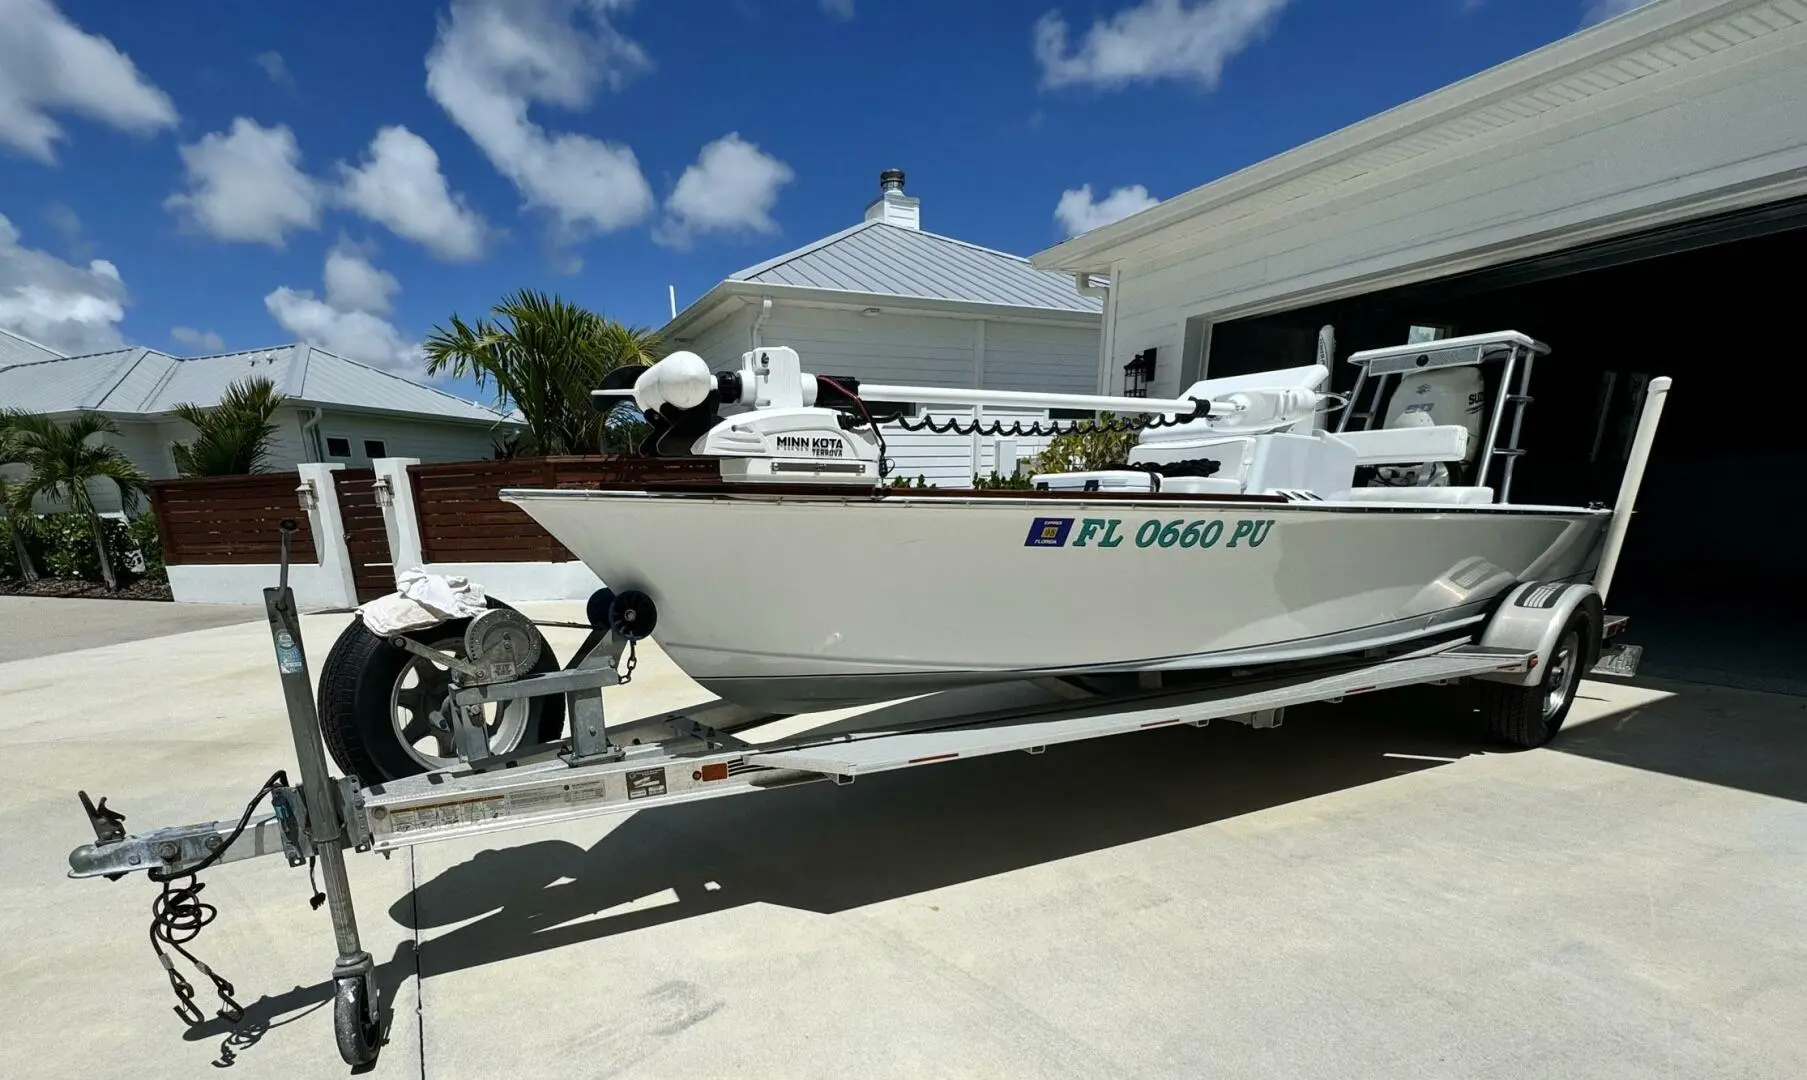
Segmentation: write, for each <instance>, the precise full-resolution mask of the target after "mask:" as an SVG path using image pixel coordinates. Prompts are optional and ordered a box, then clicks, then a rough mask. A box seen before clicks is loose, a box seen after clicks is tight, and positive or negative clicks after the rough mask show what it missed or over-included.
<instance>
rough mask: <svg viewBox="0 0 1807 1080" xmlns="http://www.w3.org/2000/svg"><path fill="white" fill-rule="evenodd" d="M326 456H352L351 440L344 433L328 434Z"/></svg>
mask: <svg viewBox="0 0 1807 1080" xmlns="http://www.w3.org/2000/svg"><path fill="white" fill-rule="evenodd" d="M326 456H327V457H336V458H348V457H350V456H351V440H350V439H347V438H346V437H345V436H343V435H328V436H327V437H326Z"/></svg>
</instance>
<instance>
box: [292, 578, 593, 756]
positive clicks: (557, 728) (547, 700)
mask: <svg viewBox="0 0 1807 1080" xmlns="http://www.w3.org/2000/svg"><path fill="white" fill-rule="evenodd" d="M488 603H489V606H490V607H492V608H507V607H508V605H507V604H505V603H503V602H502V601H500V600H497V599H495V598H494V597H489V598H488ZM511 610H512V609H511ZM469 625H470V620H469V619H452V620H448V621H446V622H443V623H440V624H438V625H437V626H431V627H428V628H426V629H424V630H416V631H410V632H409V633H408V634H406V635H405V636H407V637H409V638H412V639H414V640H415V641H419V642H422V643H423V644H432V643H434V642H439V643H441V645H442V646H443V647H446V648H448V650H449V651H452V652H454V653H456V654H457V655H460V656H462V655H463V653H464V648H463V644H462V643H463V639H464V631H465V628H466V627H468V626H469ZM453 639H456V645H455V646H454V644H453ZM418 659H419V658H418V657H415V656H414V655H412V654H411V653H409V652H407V651H406V650H403V649H399V648H397V647H395V646H394V645H392V644H390V643H389V641H388V640H387V639H386V638H382V637H379V636H377V635H376V634H374V633H372V632H371V631H370V630H369V628H367V627H366V626H365V625H364V621H363V620H362V619H360V618H354V619H353V620H352V622H351V625H349V626H347V627H346V628H345V630H344V632H342V633H341V634H340V635H339V638H338V640H337V641H335V642H333V647H332V650H331V651H330V652H328V653H327V655H326V662H325V663H324V664H322V665H321V666H320V693H319V710H320V731H321V734H322V735H324V736H325V738H326V748H327V750H328V751H330V752H331V753H332V756H333V760H334V761H335V762H337V763H338V766H339V768H340V769H342V770H344V772H345V773H346V774H347V775H350V776H355V777H357V778H358V780H359V782H360V783H362V784H363V785H365V786H369V785H371V784H380V783H383V782H385V781H388V780H399V779H400V778H402V777H404V776H413V775H416V774H418V773H423V772H426V771H428V770H429V769H430V768H432V767H434V766H433V765H432V764H431V763H430V762H429V761H425V760H422V759H421V757H419V756H417V754H416V752H414V751H412V750H411V748H410V743H409V741H408V740H406V739H404V737H403V735H402V733H401V731H400V729H399V728H398V725H397V723H396V715H395V700H394V694H395V692H396V690H397V686H398V683H399V682H400V681H401V680H402V679H403V678H404V676H405V675H406V673H407V670H408V668H409V667H410V665H411V664H413V663H414V662H416V661H417V660H418ZM420 662H421V663H424V661H420ZM558 669H559V663H558V658H557V657H556V656H554V655H553V653H552V648H551V646H549V645H545V644H544V643H543V642H542V647H541V649H540V658H539V660H538V661H537V662H536V663H535V664H534V666H533V669H532V670H531V672H530V674H533V675H544V674H546V673H548V672H553V671H557V670H558ZM512 707H514V708H524V709H526V713H525V716H524V717H522V718H521V719H519V720H515V719H514V718H512V717H511V719H510V723H509V725H508V726H509V727H510V728H512V729H514V734H513V737H512V738H506V739H504V741H503V744H496V743H493V742H492V745H491V749H492V750H493V751H494V752H496V753H508V752H510V751H512V750H514V749H516V748H517V747H520V746H525V745H533V744H538V743H548V742H552V741H554V740H556V739H558V738H559V737H560V736H561V735H562V734H563V733H564V727H565V702H564V698H563V697H561V696H559V695H557V694H553V695H550V696H547V697H536V698H529V699H527V700H525V701H521V702H515V703H512ZM449 763H455V761H454V762H449ZM449 763H448V764H449Z"/></svg>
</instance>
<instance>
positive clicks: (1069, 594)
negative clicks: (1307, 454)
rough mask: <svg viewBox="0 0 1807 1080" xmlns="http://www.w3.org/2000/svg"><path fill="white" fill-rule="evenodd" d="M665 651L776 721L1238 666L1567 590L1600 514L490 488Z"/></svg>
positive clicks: (1464, 621) (1584, 572) (1379, 640)
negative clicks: (1031, 680)
mask: <svg viewBox="0 0 1807 1080" xmlns="http://www.w3.org/2000/svg"><path fill="white" fill-rule="evenodd" d="M502 497H503V498H504V499H506V500H507V501H510V502H513V503H516V504H517V505H519V506H520V507H521V508H522V509H523V510H525V511H526V512H527V513H528V514H529V515H531V516H532V517H533V518H534V519H535V520H536V521H538V522H539V523H540V525H542V526H543V527H544V528H545V529H546V530H547V531H548V532H550V533H551V534H552V535H553V536H555V537H556V538H557V539H558V540H559V542H560V543H562V544H564V545H565V546H566V547H568V548H570V549H571V551H572V552H574V553H575V554H576V555H577V557H578V558H580V559H582V560H583V561H584V563H586V564H587V565H588V566H589V567H590V568H591V569H592V570H593V571H595V573H596V575H597V576H598V577H600V578H601V579H602V580H603V581H604V582H606V583H607V584H608V585H609V586H610V587H611V588H613V589H615V590H617V591H621V590H625V589H639V590H642V591H644V592H646V593H647V594H649V595H650V596H651V597H652V598H653V600H654V602H655V604H656V605H657V607H658V626H657V629H656V631H655V632H654V634H653V637H654V639H655V640H657V641H658V643H659V644H660V646H661V647H662V648H663V649H664V651H665V653H666V654H667V655H668V656H669V657H670V658H671V659H672V660H673V662H675V663H676V664H677V665H678V666H679V667H680V668H682V669H683V670H684V671H685V672H686V673H687V674H689V675H690V676H691V677H692V678H693V679H695V680H696V681H697V682H699V683H701V684H702V685H703V686H704V687H706V688H707V689H709V690H710V691H712V692H714V693H716V694H719V695H720V696H722V697H723V698H725V699H727V700H730V701H734V702H738V703H741V704H744V705H748V706H751V707H754V708H762V709H769V710H771V711H774V712H803V711H810V710H814V709H823V708H832V707H839V706H846V705H855V704H864V703H868V702H874V701H884V700H890V699H893V698H898V697H904V696H909V695H912V694H918V693H926V692H930V691H935V690H942V689H947V688H951V687H956V686H963V685H972V684H977V683H982V682H986V681H991V680H996V679H1001V678H1019V677H1024V676H1035V675H1051V674H1080V673H1096V672H1110V671H1151V670H1187V669H1197V668H1210V667H1224V666H1249V665H1256V664H1263V663H1273V662H1284V661H1291V660H1299V659H1307V658H1311V657H1317V656H1329V655H1336V654H1341V653H1350V652H1356V651H1359V650H1361V649H1365V648H1372V647H1375V646H1379V645H1386V644H1391V643H1397V642H1402V641H1410V640H1413V639H1415V638H1420V637H1425V636H1429V635H1434V634H1438V633H1444V632H1448V631H1450V630H1453V629H1456V628H1458V627H1461V626H1463V625H1472V624H1474V623H1477V622H1479V621H1480V620H1481V619H1483V618H1484V617H1485V615H1486V613H1487V611H1488V610H1489V609H1490V607H1491V604H1492V602H1493V601H1495V600H1496V599H1497V598H1498V597H1499V596H1500V595H1501V594H1502V593H1504V592H1505V591H1507V590H1508V589H1510V588H1511V587H1512V586H1513V585H1514V584H1516V583H1518V582H1521V581H1527V580H1537V581H1561V580H1574V579H1582V578H1585V577H1587V576H1589V575H1591V573H1592V572H1593V569H1594V566H1595V565H1596V563H1597V561H1598V557H1599V551H1600V547H1601V541H1602V538H1603V536H1604V532H1605V527H1606V524H1607V522H1608V520H1609V517H1610V515H1608V514H1607V513H1605V512H1603V511H1592V510H1581V509H1571V508H1556V507H1550V508H1532V507H1498V506H1477V507H1432V508H1425V507H1405V506H1398V505H1384V504H1372V503H1365V504H1341V505H1339V504H1334V503H1316V502H1313V503H1254V502H1251V503H1227V502H1213V501H1210V500H1199V501H1196V502H1193V501H1174V500H1170V499H1159V500H1148V501H1146V502H1142V501H1129V500H1122V499H1111V500H1108V501H1107V500H1102V499H1093V500H1088V499H1085V498H1082V497H1075V498H1071V499H1066V498H1060V499H1055V498H1047V497H1025V498H1021V499H1015V498H976V497H975V498H959V497H952V498H950V497H946V496H940V497H910V496H890V497H886V498H883V499H872V498H859V497H853V498H832V497H829V498H824V497H779V496H770V495H750V496H730V495H720V496H716V495H701V494H653V493H644V492H608V491H532V490H514V491H504V492H503V493H502Z"/></svg>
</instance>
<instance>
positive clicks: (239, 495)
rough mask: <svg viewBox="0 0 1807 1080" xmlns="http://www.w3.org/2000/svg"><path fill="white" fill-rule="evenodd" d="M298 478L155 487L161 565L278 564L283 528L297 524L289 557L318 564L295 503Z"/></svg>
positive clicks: (238, 479) (213, 479) (289, 475)
mask: <svg viewBox="0 0 1807 1080" xmlns="http://www.w3.org/2000/svg"><path fill="white" fill-rule="evenodd" d="M298 482H299V481H298V478H297V477H296V474H294V473H267V474H258V475H254V476H217V477H196V478H192V479H186V480H156V481H153V482H152V483H151V511H152V513H153V514H155V515H156V519H157V536H158V539H159V540H160V541H161V542H162V544H163V560H164V561H165V562H166V563H169V564H170V565H172V566H181V565H185V564H210V563H274V562H276V561H277V559H278V558H279V557H280V555H281V551H282V536H281V533H280V531H279V525H280V523H281V522H282V521H283V520H284V519H285V518H287V519H292V520H293V521H294V522H295V523H296V526H297V528H296V530H295V536H294V539H293V541H292V542H291V546H290V557H291V558H292V559H293V560H294V561H295V562H297V563H314V562H318V561H319V556H318V554H316V552H315V549H314V536H313V533H312V532H311V531H310V530H309V527H308V520H307V515H306V514H304V513H302V512H301V507H300V504H299V503H298V502H297V501H296V497H295V487H296V485H297V483H298Z"/></svg>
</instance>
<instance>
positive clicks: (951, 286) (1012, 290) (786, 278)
mask: <svg viewBox="0 0 1807 1080" xmlns="http://www.w3.org/2000/svg"><path fill="white" fill-rule="evenodd" d="M1101 312H1102V304H1101V302H1100V301H1099V300H1098V299H1097V298H1096V297H1093V296H1088V295H1084V294H1083V293H1082V292H1080V291H1079V290H1078V289H1076V288H1075V287H1074V284H1073V280H1072V278H1070V277H1068V276H1065V275H1062V274H1056V273H1049V272H1047V271H1044V270H1038V269H1036V268H1035V267H1033V266H1031V265H1030V264H1029V261H1028V260H1027V259H1024V258H1021V257H1019V256H1016V255H1008V254H1005V253H1004V252H1001V251H993V250H991V249H989V248H984V247H980V246H978V245H976V244H970V243H967V242H966V241H964V240H956V239H954V238H953V237H949V236H941V235H939V234H937V233H932V232H927V231H925V230H924V229H923V228H922V208H921V203H920V200H918V199H917V198H915V197H913V196H910V195H906V194H905V193H904V174H903V172H902V170H898V169H888V170H886V171H885V172H883V173H881V174H880V177H879V195H878V197H877V198H876V199H874V200H872V202H871V203H870V204H869V205H868V206H867V207H866V212H865V218H864V220H863V221H861V222H860V223H859V224H857V225H854V226H852V227H851V228H847V229H843V230H841V231H840V232H837V233H834V234H833V235H831V236H826V237H823V238H822V239H820V240H817V241H815V242H813V243H810V244H806V245H804V246H803V247H800V248H798V249H796V250H795V251H789V252H786V253H784V254H783V255H779V256H777V257H776V258H772V259H768V260H767V261H765V262H762V263H759V264H757V265H755V266H749V267H747V268H746V269H744V270H741V271H739V272H738V273H735V274H732V275H730V276H729V277H728V279H727V280H725V281H723V282H721V283H720V284H718V285H716V286H715V287H714V288H712V289H710V290H709V291H708V292H706V293H704V294H703V295H702V296H701V297H699V298H698V299H697V300H696V301H695V302H693V303H692V304H690V305H689V306H688V307H686V308H685V309H684V310H683V311H681V312H679V313H678V314H677V315H676V316H675V317H674V318H673V319H672V320H671V322H669V323H668V324H666V326H665V327H664V329H663V330H662V331H661V335H662V336H663V338H664V340H665V342H666V344H667V345H669V346H672V347H674V348H681V349H688V350H690V351H692V352H695V353H697V354H699V355H700V356H702V357H703V359H704V360H705V361H707V362H708V363H709V366H710V368H711V369H714V370H721V369H724V368H737V367H739V366H740V357H741V354H742V353H745V352H747V351H749V350H751V349H755V348H758V347H760V346H762V345H770V346H778V345H785V346H789V347H791V348H793V349H796V350H797V352H798V353H799V354H800V355H801V356H802V358H803V365H804V370H806V371H812V372H819V373H821V374H824V375H846V376H851V377H853V378H857V379H861V380H864V381H868V382H884V383H893V384H899V383H901V384H908V385H918V386H925V385H926V386H958V387H984V388H987V389H994V390H1039V391H1064V392H1076V393H1093V392H1094V391H1095V390H1096V387H1097V382H1098V378H1097V358H1098V332H1099V323H1100V319H1101V317H1102V315H1101ZM902 411H904V412H906V413H911V414H912V415H913V409H912V408H908V407H906V408H904V409H903V410H902ZM984 413H985V414H986V415H984V416H983V417H982V418H983V419H984V420H986V421H988V422H989V421H995V420H1000V419H1002V420H1005V421H1006V422H1008V421H1010V420H1013V419H1019V418H1022V419H1029V420H1037V419H1039V420H1046V419H1047V418H1048V414H1047V412H1046V411H1042V412H1011V413H1003V412H1001V411H999V410H996V409H988V410H984ZM934 415H936V416H938V417H947V416H953V415H958V416H960V417H963V418H968V419H970V418H971V416H972V410H965V409H941V408H936V409H935V410H934ZM1088 415H1089V414H1088ZM886 441H887V444H888V447H889V449H890V451H891V457H892V459H893V461H894V469H893V475H896V476H904V477H915V476H918V475H921V476H923V477H924V478H925V479H927V480H929V481H930V482H933V483H937V484H940V485H942V486H947V487H952V486H967V485H970V484H971V483H972V477H973V475H974V474H975V473H980V474H988V473H989V472H990V471H991V470H992V469H993V468H994V467H995V466H996V464H997V460H998V459H997V451H998V440H997V439H995V438H990V437H979V436H972V435H960V434H944V435H936V434H931V433H928V432H922V433H917V434H910V433H905V432H901V431H897V430H895V429H891V430H887V432H886ZM1045 442H1046V439H1039V440H1038V439H1033V438H1024V439H1016V440H1009V439H1006V440H1005V444H1004V453H1005V461H1004V469H1003V471H1005V472H1009V471H1010V470H1011V468H1012V467H1013V465H1012V460H1011V459H1012V456H1013V451H1014V453H1015V454H1021V455H1027V454H1029V453H1031V452H1033V451H1034V450H1035V449H1037V448H1039V447H1040V446H1041V445H1044V444H1045Z"/></svg>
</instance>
